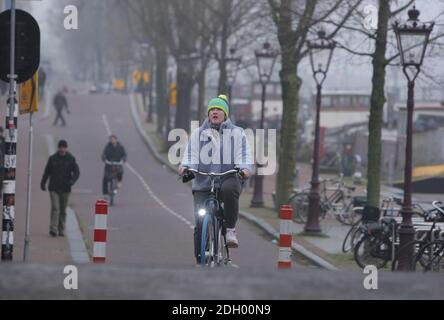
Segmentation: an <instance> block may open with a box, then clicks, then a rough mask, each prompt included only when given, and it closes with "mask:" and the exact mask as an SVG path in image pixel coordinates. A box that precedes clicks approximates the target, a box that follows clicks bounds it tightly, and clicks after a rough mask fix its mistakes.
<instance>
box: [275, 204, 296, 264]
mask: <svg viewBox="0 0 444 320" xmlns="http://www.w3.org/2000/svg"><path fill="white" fill-rule="evenodd" d="M292 216H293V209H292V207H291V206H289V205H283V206H281V210H280V213H279V217H280V231H279V260H278V268H279V269H288V268H291V242H292V233H293V221H292Z"/></svg>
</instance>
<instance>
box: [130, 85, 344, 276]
mask: <svg viewBox="0 0 444 320" xmlns="http://www.w3.org/2000/svg"><path fill="white" fill-rule="evenodd" d="M131 99H132V100H133V101H134V105H133V106H132V108H133V120H134V122H135V124H136V127H137V128H138V130H139V134H140V135H141V136H142V138H143V139H144V141H145V143H146V144H147V146H148V149H150V151H151V152H152V153H153V155H154V157H155V158H156V159H157V160H158V161H160V162H161V163H163V165H164V166H165V167H168V168H169V169H170V170H171V171H173V172H177V169H176V167H175V166H174V165H172V164H170V163H169V161H168V160H167V158H166V155H165V154H162V153H161V152H159V148H160V147H159V145H158V143H157V142H158V141H157V139H158V137H157V136H156V134H155V124H147V123H145V122H142V121H141V120H140V119H145V117H146V113H145V112H144V111H143V107H142V100H141V97H140V96H139V95H136V94H133V95H132V96H131ZM271 178H272V177H271ZM271 178H270V177H268V179H271ZM267 187H269V186H267ZM268 191H269V188H268V189H267V191H266V192H268ZM266 196H267V195H266ZM269 196H270V198H271V192H269ZM251 197H252V190H251V188H246V189H245V190H244V192H243V193H242V195H241V198H240V206H241V211H240V217H241V218H243V219H245V220H246V221H248V222H250V223H251V224H253V225H255V226H256V227H259V229H260V230H261V233H263V234H264V235H266V236H267V237H271V238H273V239H274V240H273V241H272V243H274V244H277V241H276V239H278V238H279V233H278V230H279V219H277V218H271V219H270V217H271V216H274V217H276V216H277V213H276V212H274V211H272V210H266V211H265V216H267V217H268V219H264V218H263V217H261V215H260V214H258V212H263V211H264V210H263V209H253V208H248V206H247V205H246V202H248V201H250V199H251ZM266 206H267V207H268V204H267V203H266ZM269 208H271V206H269ZM247 210H248V211H247ZM292 248H293V250H294V253H296V255H293V260H294V261H297V262H300V263H304V264H307V263H308V264H310V265H315V266H317V267H321V268H325V269H328V270H337V268H336V267H335V266H334V265H332V264H331V263H330V262H328V261H326V260H325V259H323V258H322V257H320V256H319V255H316V254H315V253H313V252H312V251H310V250H308V249H307V248H305V247H303V246H302V245H301V244H300V243H297V242H295V241H293V245H292ZM298 260H299V261H298Z"/></svg>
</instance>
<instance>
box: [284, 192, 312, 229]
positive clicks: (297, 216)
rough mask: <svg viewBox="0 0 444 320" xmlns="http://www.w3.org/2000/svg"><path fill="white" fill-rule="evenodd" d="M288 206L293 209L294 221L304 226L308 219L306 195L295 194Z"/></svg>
mask: <svg viewBox="0 0 444 320" xmlns="http://www.w3.org/2000/svg"><path fill="white" fill-rule="evenodd" d="M288 204H289V205H291V207H292V208H293V212H294V221H295V222H296V223H300V224H305V222H307V217H308V195H307V194H305V193H301V194H296V195H294V196H292V197H291V198H290V200H289V201H288Z"/></svg>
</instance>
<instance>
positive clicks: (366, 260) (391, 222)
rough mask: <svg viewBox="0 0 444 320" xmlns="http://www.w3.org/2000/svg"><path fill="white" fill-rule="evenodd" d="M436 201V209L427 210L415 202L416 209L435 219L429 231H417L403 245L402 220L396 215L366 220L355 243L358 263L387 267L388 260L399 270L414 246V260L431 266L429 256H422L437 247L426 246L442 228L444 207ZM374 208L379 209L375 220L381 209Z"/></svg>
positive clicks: (425, 217)
mask: <svg viewBox="0 0 444 320" xmlns="http://www.w3.org/2000/svg"><path fill="white" fill-rule="evenodd" d="M394 199H395V201H396V202H397V203H398V204H399V203H400V199H396V198H394ZM432 205H433V209H431V210H429V211H426V210H424V209H423V208H422V207H421V206H420V205H419V204H415V205H414V207H415V211H416V212H417V213H418V214H419V215H420V216H423V217H424V220H425V221H426V222H432V224H431V225H429V227H430V228H429V229H428V230H426V232H424V231H422V232H417V237H416V239H415V240H413V241H412V242H409V243H407V244H405V245H404V246H403V247H400V246H399V236H398V228H399V223H398V222H397V221H396V219H395V217H396V216H395V217H394V216H393V215H392V216H387V215H386V216H384V217H383V218H381V219H379V221H378V222H373V223H365V224H363V226H362V227H361V229H360V232H361V233H362V234H363V235H362V236H361V238H360V240H359V241H358V242H357V243H356V245H355V247H354V259H355V261H356V263H357V264H358V265H359V266H360V267H361V268H365V266H366V265H375V266H376V267H377V268H383V267H385V266H386V265H387V263H388V262H391V268H392V270H396V269H397V265H398V261H399V257H401V256H403V255H404V252H405V251H404V250H413V255H412V256H413V259H412V261H411V262H410V263H412V264H418V265H420V266H422V267H423V268H427V264H428V262H427V259H426V257H425V256H424V257H421V255H420V253H424V254H432V253H433V251H430V250H431V249H432V247H430V246H429V247H428V249H427V250H426V249H424V247H425V246H428V245H429V244H430V242H431V241H434V240H435V238H436V234H437V233H436V232H438V234H440V229H439V228H437V227H436V222H437V221H439V220H440V219H443V218H442V217H444V210H443V209H442V208H439V207H438V206H437V202H433V203H432ZM373 210H374V211H375V216H374V219H371V220H373V221H375V220H376V216H377V215H378V214H376V212H377V211H379V214H380V212H381V210H380V209H378V208H375V207H373ZM363 219H364V218H363ZM416 227H418V226H416ZM411 267H412V268H413V267H414V266H413V265H411Z"/></svg>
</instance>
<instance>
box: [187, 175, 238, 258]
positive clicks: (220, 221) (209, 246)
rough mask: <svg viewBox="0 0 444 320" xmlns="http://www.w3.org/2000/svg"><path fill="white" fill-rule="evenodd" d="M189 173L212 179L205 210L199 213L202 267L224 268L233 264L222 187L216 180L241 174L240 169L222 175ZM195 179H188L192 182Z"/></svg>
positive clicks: (199, 252)
mask: <svg viewBox="0 0 444 320" xmlns="http://www.w3.org/2000/svg"><path fill="white" fill-rule="evenodd" d="M186 171H187V172H188V173H190V172H191V173H192V174H198V175H202V176H208V177H210V181H211V188H210V192H209V195H208V198H207V199H206V200H205V202H204V206H203V208H201V209H199V211H198V216H199V219H198V225H197V230H198V239H199V247H198V257H199V261H200V264H201V265H202V266H209V267H213V266H222V265H227V264H229V263H231V259H230V252H229V250H228V247H227V245H226V244H227V242H226V237H225V235H226V227H225V220H224V208H223V203H222V202H221V200H220V197H219V192H220V190H219V189H220V187H217V186H216V183H215V179H216V178H217V177H224V176H227V175H230V174H239V169H237V168H236V169H232V170H228V171H226V172H222V173H215V172H201V171H198V170H194V169H191V168H188V169H187V170H186ZM192 178H193V177H191V178H188V179H187V180H191V179H192Z"/></svg>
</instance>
